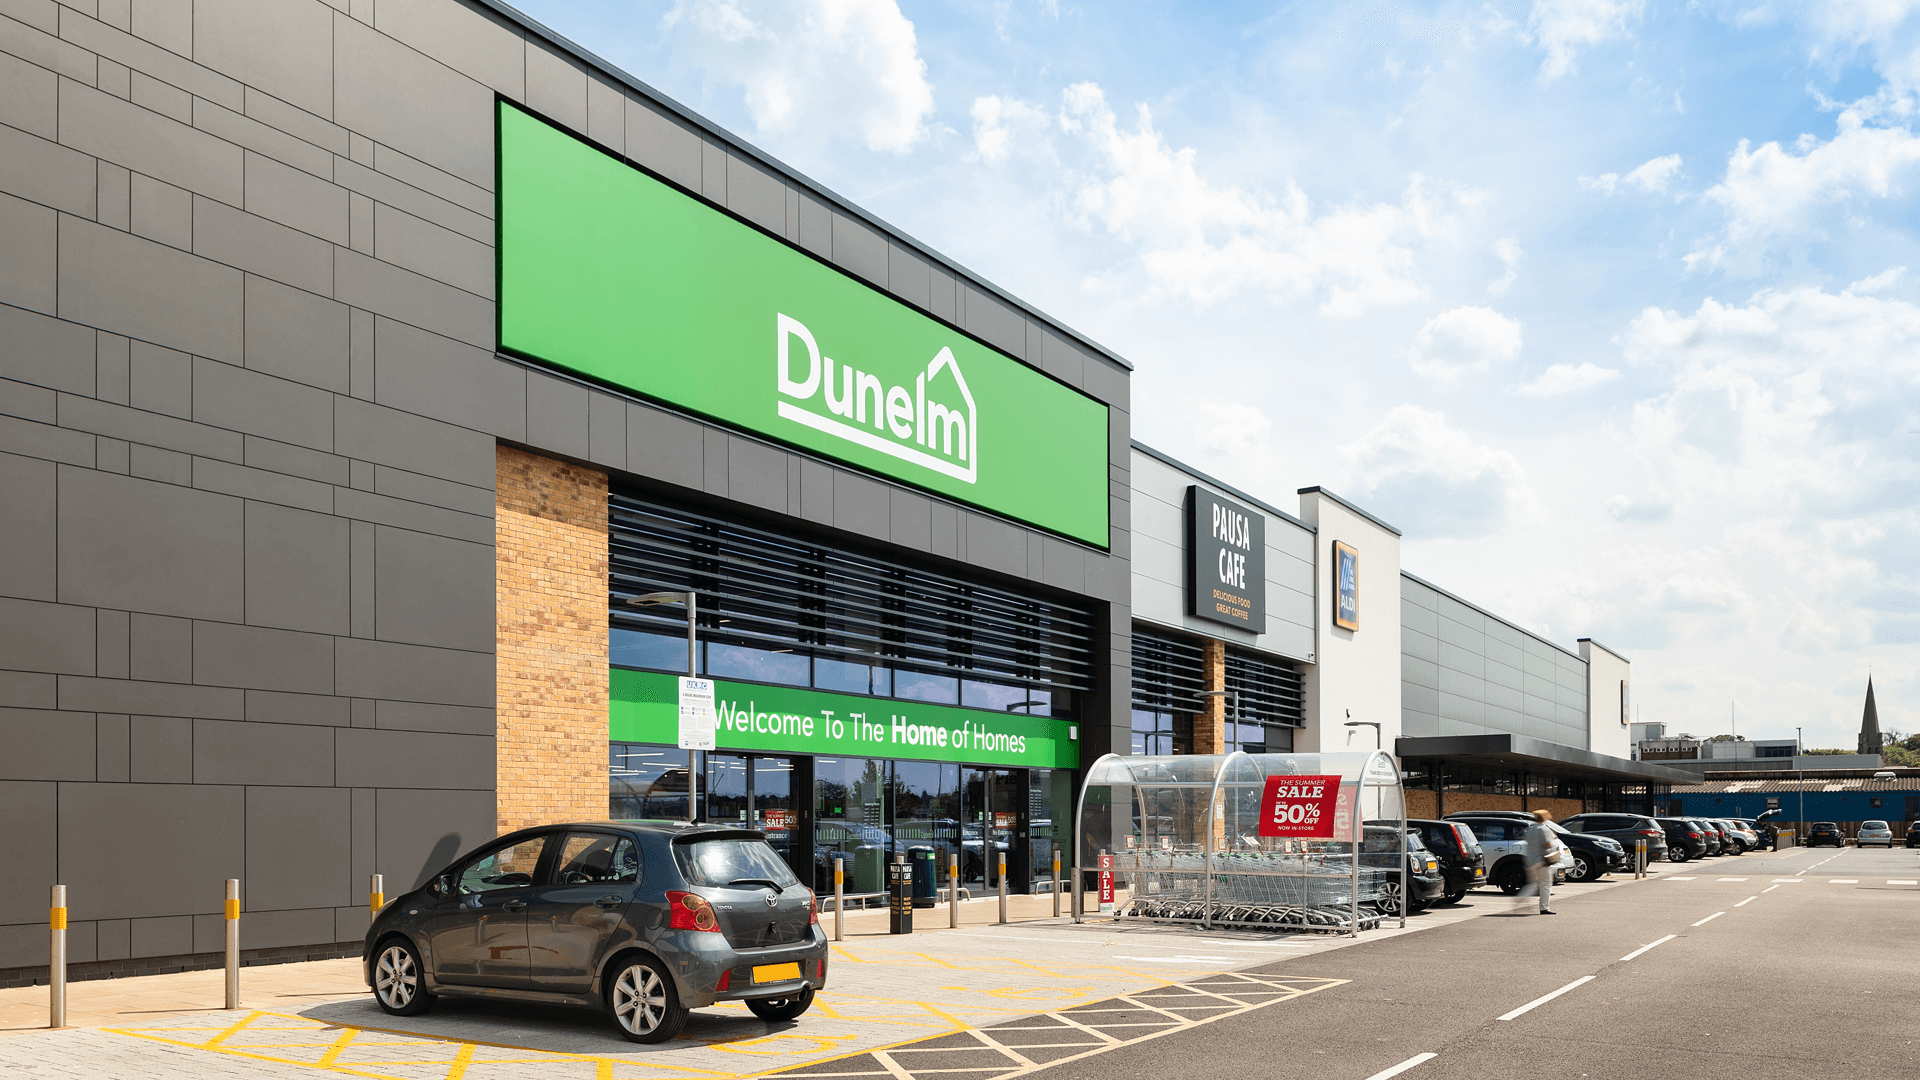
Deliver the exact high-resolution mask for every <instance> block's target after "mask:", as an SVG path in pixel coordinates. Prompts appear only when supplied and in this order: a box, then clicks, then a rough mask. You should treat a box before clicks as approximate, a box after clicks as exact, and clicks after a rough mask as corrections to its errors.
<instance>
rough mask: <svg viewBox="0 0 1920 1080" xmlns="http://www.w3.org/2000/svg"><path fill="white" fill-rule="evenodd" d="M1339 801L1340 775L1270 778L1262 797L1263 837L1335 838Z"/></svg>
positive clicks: (1261, 828)
mask: <svg viewBox="0 0 1920 1080" xmlns="http://www.w3.org/2000/svg"><path fill="white" fill-rule="evenodd" d="M1339 798H1340V778H1339V777H1338V776H1269V777H1267V786H1266V790H1265V791H1263V792H1262V793H1261V796H1260V835H1261V836H1286V837H1293V838H1296V839H1307V840H1329V839H1332V838H1333V836H1334V818H1335V813H1334V804H1335V803H1336V802H1337V801H1338V800H1339Z"/></svg>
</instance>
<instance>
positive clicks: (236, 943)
mask: <svg viewBox="0 0 1920 1080" xmlns="http://www.w3.org/2000/svg"><path fill="white" fill-rule="evenodd" d="M239 1007H240V879H239V878H228V879H227V1008H229V1009H237V1008H239Z"/></svg>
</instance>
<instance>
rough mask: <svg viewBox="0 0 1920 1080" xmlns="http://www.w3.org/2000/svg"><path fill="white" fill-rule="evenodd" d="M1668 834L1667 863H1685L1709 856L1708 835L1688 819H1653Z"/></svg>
mask: <svg viewBox="0 0 1920 1080" xmlns="http://www.w3.org/2000/svg"><path fill="white" fill-rule="evenodd" d="M1653 820H1654V821H1655V822H1656V823H1657V824H1658V825H1659V826H1660V827H1661V828H1662V829H1664V830H1666V833H1667V861H1668V862H1676V863H1683V862H1687V861H1689V860H1692V859H1699V858H1704V857H1705V856H1706V855H1707V834H1706V833H1705V832H1703V831H1702V830H1701V828H1700V826H1699V825H1698V824H1696V823H1694V822H1692V821H1688V820H1687V819H1686V818H1677V817H1663V818H1654V819H1653Z"/></svg>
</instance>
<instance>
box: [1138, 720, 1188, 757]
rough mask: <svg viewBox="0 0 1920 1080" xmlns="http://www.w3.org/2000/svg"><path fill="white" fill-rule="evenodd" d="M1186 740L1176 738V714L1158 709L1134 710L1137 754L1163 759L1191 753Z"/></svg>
mask: <svg viewBox="0 0 1920 1080" xmlns="http://www.w3.org/2000/svg"><path fill="white" fill-rule="evenodd" d="M1189 749H1190V748H1189V747H1188V746H1186V745H1185V742H1184V740H1181V741H1179V742H1176V740H1175V738H1174V714H1173V713H1170V712H1165V711H1162V710H1158V709H1135V710H1133V746H1132V752H1133V753H1135V754H1150V755H1154V756H1157V757H1163V756H1166V755H1168V754H1184V753H1187V752H1189Z"/></svg>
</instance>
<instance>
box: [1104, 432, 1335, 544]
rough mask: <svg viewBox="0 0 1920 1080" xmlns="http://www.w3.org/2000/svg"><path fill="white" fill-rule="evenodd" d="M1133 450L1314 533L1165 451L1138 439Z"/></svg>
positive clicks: (1291, 515) (1287, 516)
mask: <svg viewBox="0 0 1920 1080" xmlns="http://www.w3.org/2000/svg"><path fill="white" fill-rule="evenodd" d="M1133 448H1134V449H1135V450H1138V451H1140V452H1141V453H1143V454H1145V455H1147V456H1148V457H1150V458H1153V459H1155V460H1156V461H1159V462H1161V463H1162V464H1166V465H1171V466H1173V467H1174V468H1176V469H1179V470H1180V471H1181V472H1183V473H1186V474H1187V475H1188V476H1191V477H1193V478H1194V479H1195V480H1201V481H1204V482H1206V483H1207V484H1210V485H1212V486H1213V487H1217V488H1219V489H1220V490H1221V491H1224V492H1226V493H1227V494H1229V495H1232V496H1233V497H1234V498H1236V499H1245V500H1246V501H1248V502H1250V503H1252V504H1253V505H1255V506H1257V507H1259V508H1260V509H1262V510H1265V511H1266V512H1267V513H1269V514H1274V515H1277V516H1279V517H1283V518H1285V519H1287V520H1288V521H1291V522H1293V523H1294V524H1295V525H1298V526H1300V527H1301V528H1303V529H1305V530H1307V531H1308V532H1313V531H1314V528H1313V526H1311V525H1309V524H1307V523H1306V522H1305V521H1302V520H1301V519H1300V518H1299V517H1297V516H1296V515H1293V514H1289V513H1287V512H1286V511H1285V510H1282V509H1280V508H1279V507H1277V506H1275V505H1273V504H1272V503H1269V502H1267V501H1266V500H1264V499H1260V498H1257V497H1255V496H1252V495H1249V494H1247V493H1246V492H1244V491H1241V490H1240V489H1239V488H1237V487H1234V486H1233V485H1232V484H1228V483H1223V482H1222V481H1219V480H1216V479H1214V478H1213V477H1211V476H1209V475H1207V474H1206V473H1203V472H1201V471H1200V470H1199V469H1196V468H1194V467H1193V466H1191V465H1189V464H1187V463H1186V462H1184V461H1181V460H1180V459H1178V458H1176V457H1174V456H1173V455H1171V454H1168V453H1166V452H1165V451H1162V450H1155V449H1154V448H1153V447H1151V446H1148V445H1147V444H1146V443H1143V442H1141V441H1140V440H1139V439H1134V440H1133Z"/></svg>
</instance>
